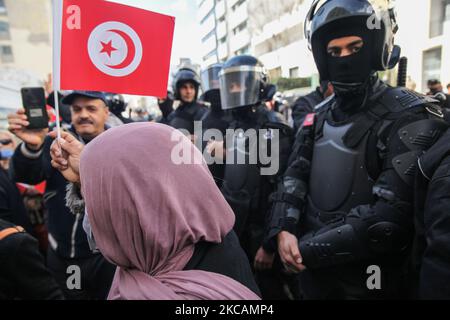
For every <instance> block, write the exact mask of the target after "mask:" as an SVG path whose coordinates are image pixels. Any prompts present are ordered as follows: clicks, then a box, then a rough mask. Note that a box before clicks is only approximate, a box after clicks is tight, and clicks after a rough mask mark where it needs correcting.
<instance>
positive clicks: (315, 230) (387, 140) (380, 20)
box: [267, 0, 447, 299]
mask: <svg viewBox="0 0 450 320" xmlns="http://www.w3.org/2000/svg"><path fill="white" fill-rule="evenodd" d="M305 26H306V32H307V33H306V34H307V35H308V39H309V42H310V45H311V47H312V52H313V55H314V59H315V62H316V65H317V67H318V70H319V73H320V77H321V79H323V80H329V81H330V82H331V83H332V85H333V87H334V91H335V96H334V97H333V98H331V99H330V100H329V101H327V102H325V103H324V104H323V105H321V107H320V108H319V110H318V112H317V113H316V114H315V115H314V114H311V115H308V116H307V117H306V119H305V122H304V123H303V128H302V129H301V130H300V131H299V132H298V133H297V135H296V141H295V144H294V148H293V151H292V154H291V157H290V159H289V167H288V169H287V170H286V172H285V174H284V176H283V179H282V182H281V183H280V184H279V187H278V191H277V194H276V196H275V197H274V201H275V203H274V206H273V208H272V212H271V213H272V217H271V229H270V232H269V233H268V236H267V240H268V241H269V242H270V240H272V244H273V245H274V246H277V247H278V251H279V254H280V257H281V259H282V261H283V263H284V265H285V267H286V268H287V269H289V270H291V271H292V272H300V274H299V278H300V281H299V283H300V287H301V291H302V294H303V296H304V298H306V299H327V298H333V299H368V298H399V297H402V296H403V294H404V291H403V284H404V283H403V280H405V279H404V276H403V275H404V272H403V271H404V270H403V265H404V263H405V260H406V257H407V256H408V254H409V248H410V245H411V240H412V237H413V232H414V227H413V219H412V214H413V204H412V203H413V195H414V183H413V180H414V172H415V171H416V169H417V158H418V156H420V155H421V154H422V153H423V151H424V150H427V149H428V148H429V147H430V146H431V145H432V144H433V143H434V142H435V140H436V139H437V138H438V137H439V136H440V135H441V134H442V132H443V131H444V130H445V129H446V127H447V124H446V122H445V121H444V120H443V113H442V111H441V110H440V107H439V106H437V105H436V104H434V103H435V100H433V99H430V98H428V97H425V96H422V95H419V94H417V93H414V92H411V91H408V90H406V89H404V88H392V87H389V86H387V85H386V84H384V83H383V82H382V81H380V80H379V79H378V77H377V73H376V71H380V70H387V69H390V68H393V67H394V66H395V65H396V63H397V62H398V59H399V55H400V48H399V47H397V46H394V34H395V33H396V31H397V29H398V27H397V23H396V19H395V12H394V9H393V7H392V6H390V4H389V1H388V0H329V1H325V2H324V1H315V2H314V3H313V5H312V7H311V10H310V12H309V14H308V16H307V21H306V24H305ZM316 110H317V108H316ZM371 276H373V277H371ZM406 280H407V279H406Z"/></svg>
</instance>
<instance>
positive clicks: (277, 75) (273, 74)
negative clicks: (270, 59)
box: [269, 67, 281, 80]
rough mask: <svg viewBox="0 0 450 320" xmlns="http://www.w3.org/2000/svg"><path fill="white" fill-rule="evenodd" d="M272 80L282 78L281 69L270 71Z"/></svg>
mask: <svg viewBox="0 0 450 320" xmlns="http://www.w3.org/2000/svg"><path fill="white" fill-rule="evenodd" d="M269 77H270V79H273V80H275V79H278V78H281V67H278V68H275V69H271V70H269Z"/></svg>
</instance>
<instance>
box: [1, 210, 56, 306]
mask: <svg viewBox="0 0 450 320" xmlns="http://www.w3.org/2000/svg"><path fill="white" fill-rule="evenodd" d="M0 261H1V263H0V300H12V299H33V300H55V299H57V300H61V299H64V296H63V293H62V291H61V289H60V288H59V287H58V284H57V283H56V281H55V279H54V278H53V277H52V276H51V274H50V272H49V271H48V270H47V268H46V267H45V263H44V258H43V257H42V256H41V254H40V253H39V250H38V245H37V241H36V239H34V238H33V237H32V236H30V235H29V234H27V233H26V232H25V231H24V230H23V228H21V227H20V226H16V225H15V224H12V223H9V222H7V221H5V220H2V219H0Z"/></svg>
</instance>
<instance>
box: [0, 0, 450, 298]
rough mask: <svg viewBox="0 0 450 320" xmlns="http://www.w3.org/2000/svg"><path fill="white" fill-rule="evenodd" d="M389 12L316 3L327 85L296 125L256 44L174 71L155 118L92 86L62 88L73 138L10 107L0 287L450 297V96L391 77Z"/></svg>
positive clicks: (295, 108) (316, 39)
mask: <svg viewBox="0 0 450 320" xmlns="http://www.w3.org/2000/svg"><path fill="white" fill-rule="evenodd" d="M393 10H394V9H393V8H392V7H391V6H390V5H389V1H387V0H386V1H379V5H377V6H376V7H374V6H372V5H371V2H370V1H367V0H364V1H360V0H345V1H342V0H328V1H325V2H323V1H322V2H320V1H315V2H314V3H313V5H312V7H311V10H310V12H309V14H308V16H307V18H306V21H305V30H306V36H307V37H308V40H309V42H310V45H311V49H312V52H313V56H314V59H315V62H316V66H317V69H318V71H319V75H320V79H321V81H320V86H319V87H318V88H317V89H316V90H315V91H313V92H311V93H310V94H308V95H306V96H302V97H300V98H299V99H297V100H296V101H295V102H294V103H293V104H292V106H291V110H292V113H291V114H290V115H291V117H292V119H289V121H286V117H285V116H283V115H281V113H280V112H279V111H281V110H280V109H279V107H280V106H279V103H278V101H277V100H276V92H277V89H276V86H274V85H273V84H271V83H270V79H269V77H268V75H267V73H266V71H265V68H264V66H263V64H262V63H261V62H260V61H259V60H258V59H257V58H255V57H253V56H249V55H239V56H235V57H232V58H230V59H228V60H227V61H226V62H224V63H223V64H214V65H212V66H209V67H208V68H206V69H205V70H204V71H203V72H202V74H201V76H199V75H198V74H197V73H196V72H195V71H194V70H192V69H189V68H181V69H180V70H178V72H177V73H176V75H175V77H174V79H173V82H172V87H173V88H172V92H171V93H168V95H167V97H160V98H159V99H158V106H159V108H160V110H161V113H162V116H161V118H160V119H158V120H157V121H156V122H155V121H152V122H149V121H144V122H142V121H141V122H139V123H136V122H134V121H132V120H131V119H129V118H127V117H124V116H123V112H124V110H125V106H126V104H125V102H124V99H123V97H122V96H121V95H119V94H111V93H103V92H96V91H73V92H70V93H69V94H66V95H61V94H59V95H58V98H59V99H60V114H59V115H58V116H59V118H60V121H61V122H62V128H63V131H62V132H60V136H61V137H60V138H58V134H57V132H56V131H52V130H51V128H50V129H49V128H44V129H28V128H27V127H28V125H29V121H28V120H29V119H28V118H27V116H26V114H25V110H24V109H19V110H18V111H17V112H16V113H13V114H10V115H9V116H8V122H9V131H10V132H4V133H0V138H1V139H0V143H1V144H0V148H1V149H0V151H1V155H2V157H1V166H2V168H1V169H0V170H1V172H0V178H1V181H0V183H1V184H0V200H1V202H0V257H1V261H2V263H1V264H0V299H17V298H19V299H76V300H80V299H82V300H84V299H89V300H91V299H92V300H104V299H171V300H173V299H234V300H236V299H248V300H256V299H290V300H311V299H321V300H322V299H346V300H347V299H399V298H403V299H449V298H450V215H449V212H450V210H449V208H450V130H448V128H449V124H450V122H449V121H450V114H449V112H450V109H449V105H448V103H450V99H447V98H448V95H447V94H445V93H444V92H443V88H442V85H441V84H440V82H439V81H437V80H430V81H429V83H428V86H429V90H430V91H429V92H428V93H427V94H424V95H422V94H420V93H417V92H415V91H412V90H408V89H406V88H402V87H392V86H389V85H387V84H385V83H384V82H383V81H381V80H380V79H379V77H378V72H379V71H384V70H388V69H392V68H394V67H395V66H396V64H397V62H398V60H399V58H400V48H399V47H398V46H396V45H395V44H394V37H395V33H396V31H397V29H398V25H397V22H396V20H395V14H394V11H393ZM374 13H376V16H377V17H380V19H381V21H380V22H381V28H379V29H377V28H375V29H369V28H368V27H367V19H369V18H370V17H371V16H372V15H373V14H374ZM53 99H54V97H53V94H52V95H50V96H49V103H50V102H51V101H52V100H53ZM199 123H200V124H201V128H202V130H203V131H202V132H200V134H199V132H198V131H197V130H196V128H197V124H199ZM288 123H290V125H289V124H288ZM207 130H214V132H216V133H217V134H216V135H214V137H209V138H207V139H205V138H204V136H203V135H204V132H206V131H207ZM231 130H232V132H233V133H234V134H231V135H230V134H228V132H229V131H231ZM251 130H254V132H263V133H264V134H257V135H256V136H255V139H253V137H251V136H250V135H249V134H247V133H248V132H251ZM219 133H220V134H219ZM13 135H14V136H13ZM16 141H19V143H18V144H17V145H16ZM180 146H181V148H180ZM174 149H177V150H178V149H179V150H183V152H184V153H188V154H189V155H190V159H191V163H181V164H180V163H175V161H174V159H173V155H174ZM261 149H264V150H263V151H266V155H268V156H269V160H270V162H271V163H268V162H267V158H266V157H264V156H263V155H264V152H261ZM267 152H268V153H267ZM254 153H256V155H254ZM240 156H242V159H244V160H245V161H244V162H242V163H241V162H238V163H236V161H232V160H234V159H235V158H239V157H240ZM253 156H255V157H253ZM205 157H210V158H212V159H214V160H215V161H213V162H207V161H205ZM253 158H254V159H255V161H251V160H250V159H253ZM275 161H276V162H277V166H276V170H275V172H270V173H269V174H267V173H265V171H264V170H262V169H264V168H267V167H268V166H270V165H271V164H273V162H275ZM42 182H45V191H44V192H42V194H41V193H40V192H38V191H36V190H35V189H33V187H31V186H33V185H37V184H39V183H42ZM17 183H20V184H22V185H24V184H26V185H25V186H26V188H25V187H24V190H22V194H21V193H20V192H19V190H18V189H17ZM32 190H34V191H32ZM23 197H25V198H26V199H25V200H26V201H25V202H24V201H23ZM30 199H31V200H30ZM38 199H41V201H39V200H38ZM24 203H25V204H27V203H28V204H29V205H27V206H25V205H24ZM31 204H33V205H31ZM30 217H32V218H31V219H30ZM44 218H45V219H44ZM44 220H45V223H44ZM43 227H44V228H43ZM74 266H75V267H76V268H75V269H74V268H73V267H74ZM374 267H375V269H374ZM68 270H69V271H68ZM70 270H75V271H74V272H75V273H73V272H72V271H70ZM77 270H78V271H79V272H78V273H77ZM369 270H378V274H375V277H371V276H372V273H371V272H370V271H369ZM77 275H78V278H77V277H75V278H74V276H77ZM370 279H375V280H373V283H372V282H371V281H372V280H370Z"/></svg>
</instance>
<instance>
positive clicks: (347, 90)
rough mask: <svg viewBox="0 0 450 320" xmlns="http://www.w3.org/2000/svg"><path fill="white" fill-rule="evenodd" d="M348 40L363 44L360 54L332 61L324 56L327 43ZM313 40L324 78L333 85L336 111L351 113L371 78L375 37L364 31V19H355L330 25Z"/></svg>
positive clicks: (365, 95)
mask: <svg viewBox="0 0 450 320" xmlns="http://www.w3.org/2000/svg"><path fill="white" fill-rule="evenodd" d="M348 36H357V37H360V38H361V39H362V40H363V42H364V44H363V46H362V47H361V49H360V51H358V52H357V53H354V54H351V55H349V56H346V57H332V56H331V55H330V54H328V53H327V47H328V44H329V42H330V41H331V40H334V39H339V38H343V37H348ZM316 37H317V38H316V39H318V40H319V41H316V44H315V45H316V46H317V45H319V46H320V51H321V52H322V54H320V57H321V65H323V66H325V65H326V69H327V70H326V72H327V74H326V77H327V80H329V81H330V82H331V84H332V85H333V88H334V93H335V95H336V99H337V101H338V105H339V108H341V109H342V111H345V112H351V111H352V110H355V109H356V108H359V107H361V105H362V104H364V101H365V99H366V97H367V94H368V89H369V87H370V85H371V83H372V81H371V79H372V76H373V74H374V70H373V58H372V57H373V48H374V41H375V35H374V33H373V31H371V30H369V29H368V28H367V26H366V19H363V18H360V17H359V18H354V19H348V20H346V21H339V22H336V23H332V24H330V25H328V26H326V27H324V28H323V29H322V30H320V31H319V34H318V35H316ZM318 51H319V50H318ZM322 59H323V60H322Z"/></svg>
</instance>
